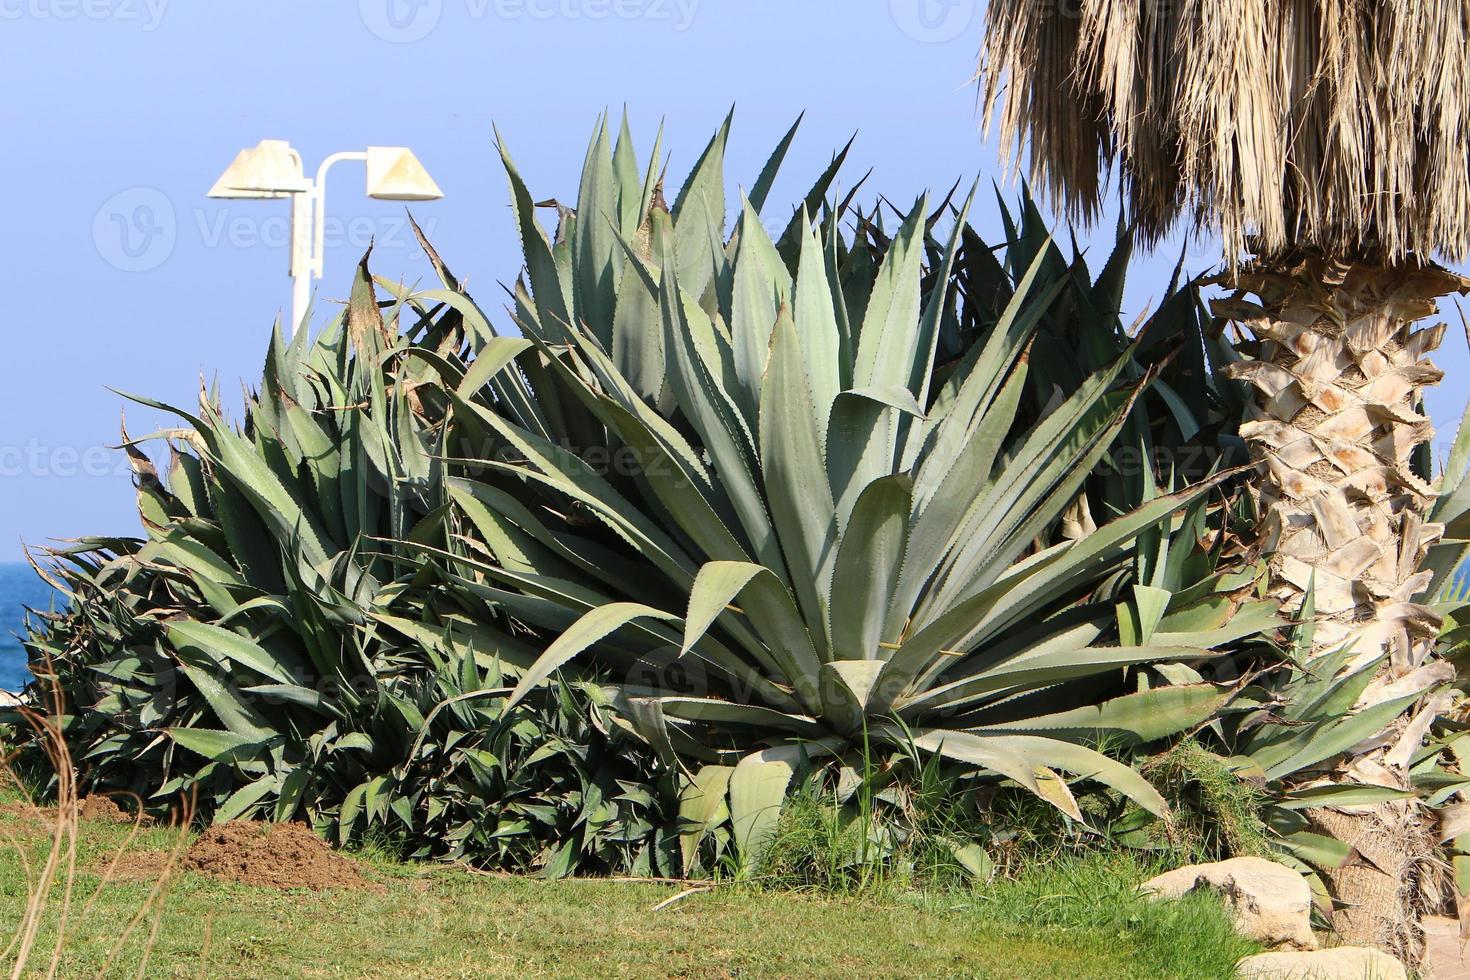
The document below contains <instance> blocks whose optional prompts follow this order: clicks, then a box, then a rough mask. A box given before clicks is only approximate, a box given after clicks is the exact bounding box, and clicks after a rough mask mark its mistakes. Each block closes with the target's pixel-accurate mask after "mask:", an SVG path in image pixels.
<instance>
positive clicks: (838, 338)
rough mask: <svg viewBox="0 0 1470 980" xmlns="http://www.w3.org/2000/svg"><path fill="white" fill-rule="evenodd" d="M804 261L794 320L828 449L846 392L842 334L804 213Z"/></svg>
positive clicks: (823, 264) (794, 298) (818, 243)
mask: <svg viewBox="0 0 1470 980" xmlns="http://www.w3.org/2000/svg"><path fill="white" fill-rule="evenodd" d="M800 234H801V259H800V264H799V265H798V268H797V274H796V285H795V290H794V292H793V294H792V299H791V303H792V316H793V319H794V321H795V323H796V333H797V339H798V340H799V341H800V345H799V346H800V347H801V350H802V353H803V354H804V355H805V358H804V360H805V364H806V371H807V383H808V385H809V386H810V389H811V398H812V413H813V415H814V416H815V418H816V422H817V442H818V444H819V445H821V446H826V445H827V422H828V419H829V418H830V417H831V415H832V403H833V402H834V401H836V399H837V394H838V392H840V391H841V390H842V388H843V377H842V331H841V329H840V328H839V327H838V325H837V313H836V310H835V309H834V308H833V306H832V286H831V283H829V282H828V280H827V257H826V255H825V254H824V253H823V251H822V244H821V241H820V240H819V239H818V236H817V230H816V229H815V228H812V227H809V226H808V224H807V217H806V212H805V210H803V211H802V212H801V232H800Z"/></svg>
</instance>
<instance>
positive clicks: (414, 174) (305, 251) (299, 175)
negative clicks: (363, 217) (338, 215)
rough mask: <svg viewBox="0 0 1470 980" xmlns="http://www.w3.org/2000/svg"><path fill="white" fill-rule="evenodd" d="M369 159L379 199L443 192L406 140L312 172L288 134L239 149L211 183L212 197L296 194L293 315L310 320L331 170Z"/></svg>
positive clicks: (292, 327) (373, 193) (298, 322)
mask: <svg viewBox="0 0 1470 980" xmlns="http://www.w3.org/2000/svg"><path fill="white" fill-rule="evenodd" d="M348 160H351V161H357V160H361V161H363V162H364V163H365V164H367V195H368V197H371V198H376V199H377V200H380V201H433V200H437V199H438V198H441V197H443V196H444V194H443V192H442V191H440V190H439V185H438V184H436V183H434V179H433V178H432V177H430V176H429V174H428V171H426V170H424V166H423V164H421V163H419V160H418V158H417V157H416V156H414V155H413V152H412V151H411V150H409V149H408V148H407V147H403V146H370V147H368V148H367V149H366V150H363V151H355V152H344V153H333V154H332V155H331V156H329V157H327V158H326V159H325V160H323V161H322V162H321V166H319V167H317V171H316V179H315V180H312V179H309V178H307V176H306V173H305V169H304V167H303V166H302V163H301V154H300V153H298V152H296V150H295V149H294V148H293V147H292V146H291V144H290V143H288V142H286V141H285V140H261V141H260V143H259V144H257V145H256V146H254V147H251V148H250V149H247V150H241V151H240V152H239V153H237V154H236V155H235V159H234V161H233V162H232V163H231V164H230V165H229V167H227V168H226V169H225V172H224V173H223V174H222V175H220V178H219V180H217V181H215V182H214V186H213V187H211V188H210V189H209V196H210V197H218V198H229V199H235V200H247V199H249V200H253V199H266V198H269V199H276V198H283V197H289V198H290V199H291V321H290V323H289V324H288V325H287V330H288V332H289V333H291V334H294V333H295V332H296V330H297V328H298V327H301V326H303V325H306V324H305V321H306V317H307V309H308V307H309V306H310V304H311V281H312V279H320V278H321V277H322V271H323V256H324V252H325V250H326V249H325V245H326V193H327V171H328V170H330V169H331V168H332V166H333V165H334V164H338V163H342V162H343V161H348Z"/></svg>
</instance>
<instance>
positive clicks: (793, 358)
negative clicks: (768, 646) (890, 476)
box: [760, 308, 837, 649]
mask: <svg viewBox="0 0 1470 980" xmlns="http://www.w3.org/2000/svg"><path fill="white" fill-rule="evenodd" d="M760 394H761V399H760V441H761V475H762V477H763V480H764V485H765V490H766V499H767V500H768V501H769V503H770V509H771V518H772V521H773V524H774V526H775V529H776V534H777V536H778V537H779V538H780V540H781V542H782V549H783V551H784V553H785V557H786V562H787V569H788V571H789V577H790V580H791V582H792V584H793V586H795V591H796V595H797V598H798V599H799V600H800V604H801V607H802V609H803V610H804V612H805V613H806V619H807V622H808V623H811V624H814V626H815V625H817V624H820V632H817V631H815V630H814V632H816V635H814V636H813V639H814V640H815V641H816V642H817V644H818V647H819V649H826V647H827V645H828V638H827V636H826V634H825V628H826V627H825V624H826V621H827V615H826V605H827V593H828V590H829V588H830V585H831V581H832V566H833V562H834V560H835V559H836V550H837V527H836V522H835V518H834V508H833V504H832V493H831V488H830V487H829V486H828V484H827V474H826V472H825V470H824V468H823V466H822V451H821V446H820V444H819V443H818V442H817V426H816V421H815V419H814V418H813V416H812V406H811V398H810V394H809V392H808V391H807V386H806V371H805V370H804V368H803V361H802V352H801V346H800V341H798V340H797V337H796V327H795V325H794V324H793V323H792V322H791V317H790V314H789V313H788V312H787V310H785V309H784V308H783V309H782V311H781V314H780V316H779V318H778V319H777V321H776V329H775V332H774V334H773V335H772V337H771V358H770V367H769V368H768V370H767V373H766V377H765V380H764V382H763V384H762V386H761V393H760Z"/></svg>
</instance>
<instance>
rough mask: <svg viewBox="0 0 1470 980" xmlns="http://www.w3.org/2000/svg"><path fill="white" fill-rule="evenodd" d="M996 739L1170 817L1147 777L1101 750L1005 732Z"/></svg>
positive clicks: (1035, 761) (1036, 762)
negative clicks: (1005, 733) (1006, 733)
mask: <svg viewBox="0 0 1470 980" xmlns="http://www.w3.org/2000/svg"><path fill="white" fill-rule="evenodd" d="M993 740H994V741H995V742H996V743H998V744H999V745H1000V746H1002V747H1004V748H1007V749H1010V750H1012V751H1014V752H1016V753H1018V754H1020V755H1022V756H1023V757H1025V758H1027V759H1030V760H1032V762H1033V764H1034V765H1038V766H1048V767H1050V768H1052V769H1060V770H1062V771H1063V772H1070V773H1071V774H1072V775H1074V776H1077V777H1080V778H1082V779H1091V780H1093V781H1095V782H1099V783H1102V784H1103V785H1104V786H1107V787H1109V788H1110V789H1114V790H1117V791H1118V792H1119V793H1122V794H1123V795H1124V796H1126V797H1128V798H1129V799H1130V800H1132V801H1133V802H1135V803H1137V804H1138V805H1139V806H1141V807H1143V808H1144V809H1145V810H1147V811H1148V812H1149V813H1152V814H1153V815H1154V816H1156V817H1159V818H1160V819H1163V820H1167V819H1169V805H1168V804H1167V803H1165V802H1164V798H1163V797H1162V796H1160V795H1159V791H1158V790H1156V789H1155V788H1154V787H1153V785H1152V784H1151V783H1149V781H1148V780H1146V779H1144V778H1143V777H1142V776H1140V775H1139V774H1138V773H1137V772H1136V771H1135V770H1133V769H1132V768H1130V767H1129V766H1126V765H1124V764H1123V763H1121V762H1118V761H1116V760H1114V759H1110V758H1108V757H1107V756H1105V755H1103V754H1102V753H1101V752H1097V751H1094V750H1093V749H1089V748H1087V747H1086V746H1083V745H1076V744H1073V743H1071V742H1061V741H1057V740H1056V739H1052V738H1042V737H1040V736H1035V735H1002V736H994V737H993Z"/></svg>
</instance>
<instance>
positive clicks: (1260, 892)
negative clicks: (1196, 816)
mask: <svg viewBox="0 0 1470 980" xmlns="http://www.w3.org/2000/svg"><path fill="white" fill-rule="evenodd" d="M1201 888H1206V889H1209V890H1210V891H1213V892H1215V893H1216V894H1218V895H1219V896H1220V897H1221V898H1222V899H1224V901H1225V907H1226V908H1227V909H1229V910H1230V914H1231V915H1232V917H1233V918H1234V919H1235V931H1236V932H1238V933H1240V934H1241V935H1242V936H1245V937H1246V938H1248V939H1254V940H1256V941H1258V942H1261V943H1265V944H1266V945H1267V946H1290V947H1294V948H1296V949H1316V948H1317V937H1315V936H1313V935H1312V889H1311V887H1310V886H1309V885H1308V884H1307V880H1306V879H1305V878H1303V877H1302V876H1301V875H1299V874H1297V873H1296V872H1295V871H1293V870H1291V869H1290V868H1288V867H1286V866H1284V865H1280V864H1277V863H1276V862H1275V861H1267V860H1266V859H1265V858H1256V857H1241V858H1231V859H1230V860H1229V861H1220V862H1218V863H1216V864H1195V865H1190V866H1189V867H1185V868H1177V869H1175V870H1173V871H1167V872H1165V873H1164V874H1161V875H1159V876H1158V877H1157V878H1152V879H1150V880H1149V881H1147V882H1145V883H1144V885H1143V891H1144V892H1145V893H1148V894H1151V895H1154V896H1156V897H1158V898H1182V897H1184V896H1185V895H1188V894H1189V893H1190V892H1193V891H1196V890H1198V889H1201Z"/></svg>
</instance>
